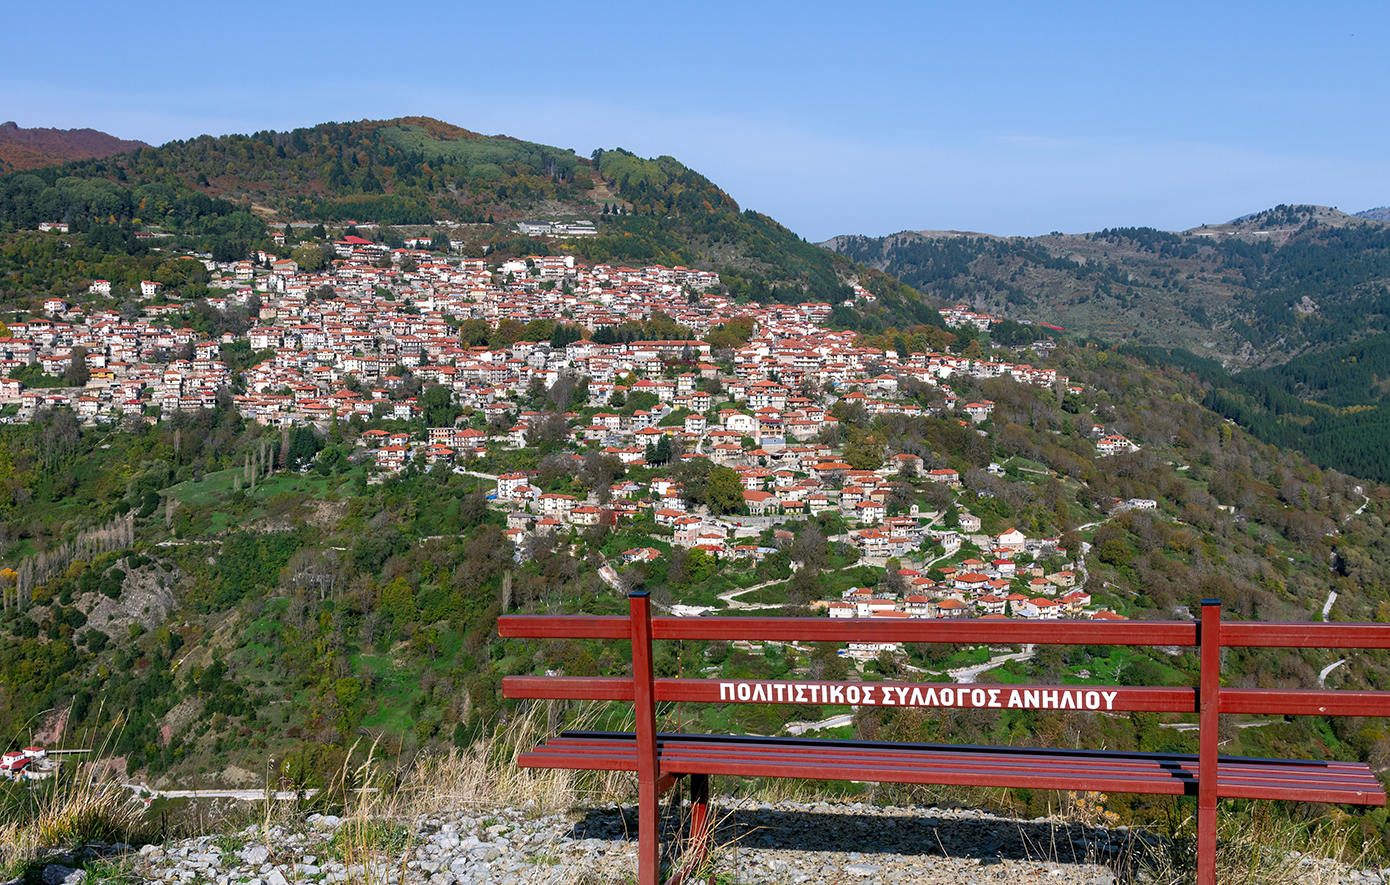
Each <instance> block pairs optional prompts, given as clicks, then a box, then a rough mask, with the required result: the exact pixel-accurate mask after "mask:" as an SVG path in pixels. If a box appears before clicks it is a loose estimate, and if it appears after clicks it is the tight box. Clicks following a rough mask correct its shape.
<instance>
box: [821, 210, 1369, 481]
mask: <svg viewBox="0 0 1390 885" xmlns="http://www.w3.org/2000/svg"><path fill="white" fill-rule="evenodd" d="M1362 214H1363V215H1364V216H1367V217H1366V218H1359V217H1354V216H1350V215H1346V214H1344V213H1341V212H1338V211H1337V210H1335V209H1327V208H1323V207H1315V206H1278V207H1275V208H1274V209H1270V210H1267V211H1265V212H1258V213H1255V214H1253V215H1249V216H1245V217H1243V218H1240V219H1237V220H1235V221H1233V222H1230V223H1228V224H1221V225H1204V226H1203V227H1200V228H1195V229H1193V230H1189V231H1184V232H1180V233H1169V232H1165V231H1159V230H1154V229H1152V228H1116V229H1106V230H1102V231H1099V232H1097V233H1089V234H1079V235H1064V234H1050V235H1048V236H1044V237H1033V238H1023V237H991V236H987V235H983V234H959V233H953V232H905V233H900V234H894V235H892V236H889V237H882V238H876V239H875V238H868V237H855V236H843V237H837V238H835V239H834V240H831V241H829V242H828V243H826V244H824V245H826V246H827V247H828V248H831V249H833V250H835V251H836V252H838V253H840V254H844V255H847V256H849V257H851V258H853V259H854V260H856V261H861V262H864V263H866V264H869V265H871V266H873V267H876V268H878V269H880V270H883V271H884V272H886V273H889V274H892V275H894V276H896V277H898V278H899V279H901V280H902V281H903V282H905V283H907V284H909V285H912V286H915V287H916V288H917V289H919V290H920V291H921V292H923V293H925V294H927V295H928V296H935V297H937V298H940V299H943V300H945V301H949V302H956V303H965V304H968V305H970V306H971V307H973V308H974V309H976V310H981V311H989V312H994V313H996V314H998V315H1000V316H1003V317H1007V318H1010V319H1013V320H1022V321H1025V322H1034V323H1048V324H1052V325H1055V326H1060V327H1063V328H1064V329H1065V330H1066V333H1067V334H1068V335H1071V336H1073V337H1076V338H1080V339H1090V340H1093V341H1097V342H1100V343H1103V344H1112V345H1113V344H1123V345H1125V346H1126V348H1127V349H1128V350H1129V351H1130V352H1131V353H1134V354H1136V355H1141V356H1142V357H1143V358H1144V359H1147V360H1149V361H1151V362H1155V363H1163V364H1168V365H1174V366H1179V367H1183V368H1186V369H1188V370H1191V371H1196V372H1198V373H1199V374H1200V375H1201V376H1202V377H1203V378H1204V380H1206V381H1207V382H1208V383H1210V384H1212V385H1213V387H1214V388H1215V389H1214V390H1213V391H1212V392H1211V393H1210V394H1209V395H1208V398H1207V403H1208V405H1210V406H1211V407H1213V408H1215V409H1217V411H1219V412H1221V413H1222V414H1224V415H1226V416H1228V417H1230V418H1232V419H1234V420H1236V421H1238V422H1240V423H1241V424H1242V426H1245V427H1247V428H1248V429H1250V430H1251V431H1252V432H1254V433H1255V434H1256V435H1258V436H1259V437H1260V438H1261V439H1264V440H1266V441H1269V442H1273V443H1276V444H1278V445H1280V446H1282V447H1286V448H1296V449H1299V450H1301V451H1303V452H1306V453H1307V454H1308V455H1309V457H1311V458H1312V459H1313V460H1314V461H1316V462H1317V463H1319V464H1322V465H1323V466H1327V467H1336V468H1338V469H1340V470H1346V471H1349V472H1353V473H1357V474H1359V475H1362V476H1368V477H1373V478H1375V479H1377V480H1381V481H1384V480H1390V451H1387V450H1386V447H1385V446H1384V443H1383V440H1384V439H1385V433H1386V431H1387V430H1390V411H1387V410H1386V409H1385V407H1384V406H1383V404H1382V402H1383V400H1384V393H1385V387H1384V378H1385V375H1384V374H1383V370H1384V369H1385V366H1384V365H1383V363H1384V362H1385V358H1384V354H1385V352H1386V351H1387V349H1390V337H1387V336H1386V332H1387V330H1390V224H1385V223H1383V222H1381V221H1379V220H1375V218H1374V214H1375V213H1374V212H1370V213H1362Z"/></svg>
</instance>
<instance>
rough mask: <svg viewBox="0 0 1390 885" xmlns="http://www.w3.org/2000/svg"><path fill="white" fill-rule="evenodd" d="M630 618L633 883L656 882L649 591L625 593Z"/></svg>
mask: <svg viewBox="0 0 1390 885" xmlns="http://www.w3.org/2000/svg"><path fill="white" fill-rule="evenodd" d="M628 611H629V613H630V615H631V617H632V684H633V701H634V703H633V712H634V713H636V715H637V728H636V736H637V882H638V885H660V875H661V829H660V811H661V805H660V802H661V796H660V793H659V791H658V790H657V779H658V778H659V777H661V770H660V766H659V765H658V764H657V756H656V690H655V687H654V684H653V681H652V680H653V673H652V609H651V594H650V593H649V592H648V591H646V590H638V591H636V592H633V593H630V594H628Z"/></svg>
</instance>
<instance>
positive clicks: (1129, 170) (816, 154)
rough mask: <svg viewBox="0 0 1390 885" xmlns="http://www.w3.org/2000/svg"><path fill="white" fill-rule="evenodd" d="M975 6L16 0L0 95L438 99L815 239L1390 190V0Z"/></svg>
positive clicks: (449, 111) (1142, 217) (160, 100)
mask: <svg viewBox="0 0 1390 885" xmlns="http://www.w3.org/2000/svg"><path fill="white" fill-rule="evenodd" d="M967 5H970V4H962V3H959V2H955V3H949V4H948V3H931V2H918V3H886V2H885V3H867V4H859V5H850V4H843V3H840V4H830V3H818V2H813V0H805V2H800V3H757V2H740V3H721V2H703V3H671V4H666V5H659V4H648V3H603V2H591V3H565V4H560V3H552V2H547V0H531V2H528V3H524V4H506V3H489V4H476V3H468V2H454V3H450V2H439V3H430V4H418V5H410V6H407V5H395V4H385V5H380V6H354V5H351V4H342V3H320V2H294V0H286V2H280V3H263V2H258V0H251V2H243V3H240V4H234V5H226V4H200V3H158V2H138V0H137V2H131V3H124V4H112V3H100V4H98V3H91V2H85V0H82V2H75V3H69V4H65V5H63V6H62V7H61V8H59V7H54V6H52V5H48V6H44V5H42V4H36V3H25V4H22V5H18V6H12V7H11V8H10V9H8V10H7V12H6V19H7V23H8V24H9V28H7V30H9V31H10V33H11V34H27V35H31V38H30V39H25V40H16V41H12V42H11V43H10V44H9V45H7V47H6V52H5V55H4V57H3V59H0V118H3V119H13V120H15V121H16V122H18V123H19V124H20V125H21V126H56V127H62V128H69V127H81V126H91V127H94V128H97V129H102V130H105V131H107V132H110V133H112V134H114V135H119V136H121V137H125V138H139V139H142V140H145V141H148V142H151V143H155V144H159V143H163V142H165V141H168V140H170V139H174V138H188V137H192V136H195V135H199V134H202V133H213V134H221V133H226V132H252V131H256V130H260V129H292V128H294V127H297V126H307V125H312V124H315V123H319V122H324V121H326V120H353V119H362V118H387V117H395V116H403V115H410V114H423V115H428V116H433V117H437V118H440V119H442V120H447V121H448V122H451V123H455V124H457V125H460V126H464V127H466V128H469V129H473V130H475V131H480V132H484V133H487V134H499V133H501V134H507V135H514V136H517V137H519V138H524V139H527V140H531V141H538V142H543V143H547V144H554V145H558V146H561V147H568V148H574V149H576V150H578V151H579V152H580V153H582V154H585V155H587V154H588V153H589V152H590V151H591V150H592V149H594V148H596V147H605V148H611V147H625V148H627V149H629V150H632V151H634V152H636V153H638V154H641V155H643V156H656V155H659V154H670V155H672V156H674V157H676V158H678V159H680V160H681V161H682V162H684V163H686V164H687V165H688V166H690V167H692V168H694V169H696V170H698V171H700V172H702V173H704V174H705V175H707V176H709V178H710V179H712V180H713V181H714V182H715V183H716V184H719V185H720V186H721V187H723V188H724V189H725V190H727V191H729V192H730V193H731V194H732V195H733V196H734V198H735V199H737V200H738V201H739V204H740V205H741V206H744V207H745V208H754V209H758V210H759V211H762V212H766V213H767V214H769V215H771V216H772V217H774V218H776V219H778V220H779V221H781V222H783V223H784V224H786V225H788V226H789V227H791V228H792V229H793V230H795V231H796V232H797V233H799V234H801V235H802V236H804V237H806V238H807V239H809V240H821V239H825V238H827V237H830V236H833V235H835V234H840V233H867V234H886V233H891V232H894V231H898V230H905V229H956V230H977V231H986V232H990V233H998V234H1039V233H1046V232H1048V231H1051V230H1062V231H1067V232H1080V231H1088V230H1097V229H1099V228H1102V227H1106V226H1111V227H1113V226H1120V225H1150V226H1153V227H1159V228H1165V229H1182V228H1187V227H1193V226H1196V225H1199V224H1202V223H1204V222H1217V221H1225V220H1228V219H1230V218H1233V217H1235V216H1238V215H1241V214H1244V213H1246V212H1251V211H1255V210H1258V209H1263V208H1268V207H1270V206H1273V205H1275V204H1277V203H1319V204H1324V205H1333V206H1337V207H1339V208H1341V209H1343V210H1346V211H1352V212H1354V211H1358V210H1361V209H1366V208H1370V207H1373V206H1381V205H1386V204H1390V151H1387V150H1386V146H1387V144H1390V140H1387V135H1390V131H1387V130H1390V114H1387V113H1386V111H1387V108H1390V102H1387V98H1390V76H1387V73H1386V70H1385V67H1384V60H1383V54H1384V51H1385V48H1386V46H1387V45H1390V41H1387V37H1390V4H1385V3H1383V2H1381V3H1371V2H1346V3H1333V4H1317V5H1315V4H1309V3H1297V4H1296V3H1285V2H1262V3H1245V2H1229V3H1219V2H1218V3H1212V2H1205V3H1149V4H1116V3H1113V2H1107V3H1048V4H1044V3H1009V2H1002V3H995V4H973V6H975V7H978V8H963V7H965V6H967ZM1127 7H1136V8H1127ZM1140 7H1142V8H1140Z"/></svg>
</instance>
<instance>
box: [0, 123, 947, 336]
mask: <svg viewBox="0 0 1390 885" xmlns="http://www.w3.org/2000/svg"><path fill="white" fill-rule="evenodd" d="M535 218H543V219H546V220H574V219H587V220H591V221H593V222H594V223H595V224H596V225H597V226H598V235H597V236H592V237H587V238H583V239H577V240H571V241H566V242H560V241H556V240H550V241H546V240H532V239H528V238H526V237H521V236H519V235H518V233H517V230H516V227H515V222H517V221H520V220H525V219H535ZM43 221H59V222H68V223H69V224H71V225H73V226H74V229H75V230H79V231H87V230H89V229H91V228H93V227H97V228H107V227H110V228H113V230H111V231H103V232H102V233H101V236H102V238H103V242H105V241H106V240H111V241H114V240H115V239H116V237H117V235H118V234H119V235H120V236H123V237H125V238H126V239H129V238H130V233H131V232H132V231H133V230H135V229H146V228H150V229H154V230H156V231H160V232H165V233H172V234H175V235H178V236H183V237H185V238H187V239H185V240H184V241H181V244H183V245H189V246H192V247H195V248H200V249H202V250H203V251H209V252H217V253H218V254H219V256H221V255H232V254H236V253H244V252H245V250H246V249H247V248H249V247H251V246H253V245H259V244H260V243H261V242H263V241H264V242H268V229H269V228H271V227H274V228H276V229H279V228H280V227H281V226H282V225H284V224H286V223H290V222H299V221H310V222H322V223H326V224H330V225H332V224H339V225H341V224H345V223H347V222H349V221H358V222H374V223H379V224H382V225H413V226H419V227H421V228H433V227H437V226H438V224H439V223H445V222H449V223H453V224H455V225H461V226H454V227H450V228H449V230H448V232H447V236H448V237H449V238H451V239H454V240H458V241H460V244H461V245H462V246H463V248H464V251H465V252H466V253H467V254H479V255H480V254H483V252H484V251H487V252H488V253H489V254H492V253H493V252H494V251H495V250H499V249H500V250H504V251H510V252H512V253H514V254H527V255H547V254H550V253H551V252H552V251H554V252H556V253H559V252H569V253H573V254H576V255H578V256H579V257H581V258H583V259H584V260H586V261H613V262H620V263H644V262H646V263H651V262H656V263H663V264H667V265H676V264H681V265H686V266H689V267H695V268H699V269H715V270H719V271H720V272H721V276H723V277H725V278H726V281H727V282H728V284H729V286H730V288H731V289H732V290H733V291H734V292H735V293H736V294H740V295H745V294H746V295H747V296H748V297H750V298H752V299H754V300H757V301H762V302H767V301H784V302H789V303H795V302H798V301H804V300H807V299H815V300H822V301H825V300H834V301H840V300H843V299H844V298H845V297H846V296H847V295H849V294H851V293H850V290H849V288H848V287H847V286H846V285H845V281H846V280H847V279H851V278H856V279H858V278H862V280H861V281H862V282H863V283H864V284H865V285H868V286H869V287H870V288H872V289H874V290H876V291H877V292H878V293H880V294H884V295H887V296H889V297H894V296H895V295H896V296H897V298H898V302H899V303H907V302H908V301H910V300H911V293H910V292H908V291H906V290H901V291H900V287H899V286H897V284H896V282H894V281H892V280H890V279H888V278H886V277H883V276H882V275H880V274H876V273H875V272H872V271H868V270H867V269H865V268H862V267H855V266H853V265H852V264H851V263H850V262H849V261H847V260H844V259H841V258H837V257H835V256H832V255H831V254H829V253H827V252H825V251H824V250H822V249H819V248H817V247H815V246H813V245H811V244H808V243H806V242H805V241H804V240H802V239H801V238H800V237H798V236H796V235H795V234H794V233H792V232H791V231H790V230H788V229H787V228H785V227H783V226H782V225H780V224H778V223H777V222H775V221H773V220H772V219H771V218H768V217H767V216H766V215H762V214H760V213H757V212H754V211H752V210H748V211H740V209H739V206H738V204H737V203H736V202H735V201H734V199H733V198H732V197H730V196H729V195H728V194H726V193H724V192H723V191H722V190H720V189H719V188H718V187H716V186H715V185H714V184H713V183H711V182H710V181H709V180H708V179H707V178H705V177H704V176H702V175H700V174H698V173H696V172H694V171H693V170H690V169H688V168H686V167H685V166H684V165H682V164H681V163H680V162H678V161H676V160H675V159H673V158H671V157H660V158H657V159H652V160H648V159H642V158H639V157H637V156H635V155H633V154H632V153H630V152H628V151H624V150H621V149H615V150H607V151H604V150H599V151H595V152H594V153H593V155H592V156H591V157H579V156H576V155H575V154H574V152H573V151H570V150H566V149H563V148H556V147H550V146H547V145H541V144H534V143H531V142H526V141H521V140H518V139H515V138H510V137H506V136H494V137H489V136H483V135H479V134H477V133H474V132H470V131H468V130H466V129H461V128H459V127H457V126H452V125H450V124H447V123H442V122H440V121H438V120H433V119H430V118H427V117H407V118H400V119H396V120H388V121H360V122H355V123H325V124H321V125H318V126H314V127H311V128H304V129H295V130H293V131H290V132H273V131H264V132H257V133H254V134H252V135H227V136H217V137H214V136H206V135H205V136H199V137H197V138H193V139H189V140H186V141H173V142H170V143H168V144H166V145H163V146H161V147H158V148H143V149H141V150H137V151H134V152H132V153H129V154H125V155H122V156H119V157H111V158H108V159H102V160H87V161H79V162H74V163H69V164H67V165H65V166H61V167H53V168H48V169H40V170H35V171H33V172H26V173H19V174H12V175H9V176H5V177H3V178H0V224H6V225H9V226H10V228H11V229H14V228H19V229H25V228H34V227H36V226H37V225H38V224H39V223H40V222H43ZM441 231H442V229H441ZM393 235H394V236H395V237H396V238H397V239H399V237H400V234H399V232H396V233H395V234H393ZM923 318H929V317H928V314H926V313H924V314H923ZM923 318H919V321H924V320H923Z"/></svg>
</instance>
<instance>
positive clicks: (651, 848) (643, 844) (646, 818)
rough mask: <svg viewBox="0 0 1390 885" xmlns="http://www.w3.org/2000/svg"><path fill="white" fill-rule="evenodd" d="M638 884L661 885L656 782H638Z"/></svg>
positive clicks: (659, 808) (659, 810)
mask: <svg viewBox="0 0 1390 885" xmlns="http://www.w3.org/2000/svg"><path fill="white" fill-rule="evenodd" d="M637 882H638V885H661V798H660V797H659V796H658V795H657V788H656V782H655V781H644V780H642V779H640V778H639V779H638V781H637Z"/></svg>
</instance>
